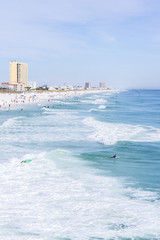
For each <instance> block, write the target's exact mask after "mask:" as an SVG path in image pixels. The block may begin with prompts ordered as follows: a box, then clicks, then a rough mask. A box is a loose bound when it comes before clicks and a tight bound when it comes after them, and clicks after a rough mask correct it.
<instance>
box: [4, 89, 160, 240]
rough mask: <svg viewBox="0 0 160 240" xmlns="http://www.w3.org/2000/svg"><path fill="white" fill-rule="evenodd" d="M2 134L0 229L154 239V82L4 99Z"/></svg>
mask: <svg viewBox="0 0 160 240" xmlns="http://www.w3.org/2000/svg"><path fill="white" fill-rule="evenodd" d="M44 106H46V107H44ZM0 143H1V147H0V239H2V240H119V239H120V240H130V239H131V240H132V239H133V240H150V239H151V240H158V239H160V91H158V90H157V91H156V90H129V91H107V92H103V93H102V92H101V93H93V94H88V95H83V96H78V97H74V98H67V99H50V101H46V102H44V104H42V105H40V106H38V105H34V104H33V105H25V106H23V111H21V106H19V107H17V108H15V109H12V106H11V110H10V111H0ZM114 154H117V156H118V158H112V156H113V155H114ZM25 159H30V160H32V161H31V162H28V163H21V162H22V161H23V160H25Z"/></svg>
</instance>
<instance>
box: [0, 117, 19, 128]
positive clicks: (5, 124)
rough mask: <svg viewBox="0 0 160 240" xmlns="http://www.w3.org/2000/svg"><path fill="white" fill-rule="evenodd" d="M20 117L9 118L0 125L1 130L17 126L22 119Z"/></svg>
mask: <svg viewBox="0 0 160 240" xmlns="http://www.w3.org/2000/svg"><path fill="white" fill-rule="evenodd" d="M22 118H23V117H22V116H19V117H14V118H9V119H7V120H6V121H5V122H3V123H2V125H1V126H0V128H1V129H4V128H10V127H13V126H14V125H16V124H17V122H19V120H20V119H22Z"/></svg>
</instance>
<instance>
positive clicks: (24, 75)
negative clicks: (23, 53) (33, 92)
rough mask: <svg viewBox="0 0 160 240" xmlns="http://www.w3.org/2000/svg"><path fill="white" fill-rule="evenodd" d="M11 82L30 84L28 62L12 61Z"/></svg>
mask: <svg viewBox="0 0 160 240" xmlns="http://www.w3.org/2000/svg"><path fill="white" fill-rule="evenodd" d="M10 83H24V84H25V87H27V86H28V64H27V63H20V62H15V61H14V62H10Z"/></svg>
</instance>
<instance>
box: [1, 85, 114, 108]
mask: <svg viewBox="0 0 160 240" xmlns="http://www.w3.org/2000/svg"><path fill="white" fill-rule="evenodd" d="M112 91H116V90H115V89H94V90H93V89H91V90H68V91H41V92H38V91H33V92H27V91H26V92H21V93H16V92H15V93H9V92H3V93H0V110H13V109H12V107H15V106H20V105H21V106H22V105H26V104H35V105H41V104H42V103H43V102H44V101H50V100H51V99H52V100H53V99H67V98H73V97H76V96H82V95H86V94H92V93H100V92H112ZM14 110H15V109H14Z"/></svg>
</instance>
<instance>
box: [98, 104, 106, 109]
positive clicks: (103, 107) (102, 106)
mask: <svg viewBox="0 0 160 240" xmlns="http://www.w3.org/2000/svg"><path fill="white" fill-rule="evenodd" d="M98 108H99V109H105V108H106V106H105V105H100V106H99V107H98Z"/></svg>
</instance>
